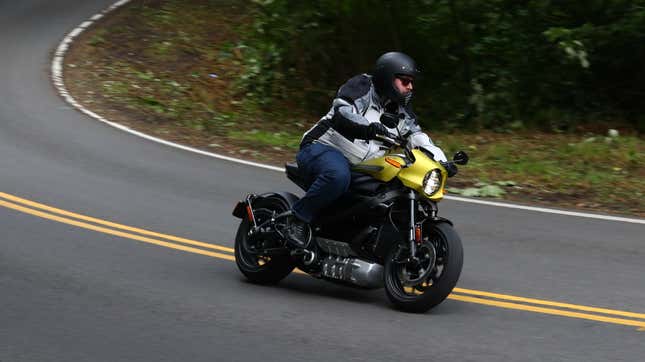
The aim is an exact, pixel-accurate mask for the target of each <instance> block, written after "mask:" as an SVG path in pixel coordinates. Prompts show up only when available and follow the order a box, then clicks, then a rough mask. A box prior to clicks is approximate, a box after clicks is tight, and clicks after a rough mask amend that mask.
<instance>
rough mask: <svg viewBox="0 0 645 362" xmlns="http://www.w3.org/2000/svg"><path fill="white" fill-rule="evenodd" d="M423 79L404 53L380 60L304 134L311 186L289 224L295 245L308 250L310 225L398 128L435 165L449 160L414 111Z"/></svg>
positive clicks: (300, 158) (302, 168)
mask: <svg viewBox="0 0 645 362" xmlns="http://www.w3.org/2000/svg"><path fill="white" fill-rule="evenodd" d="M418 76H419V69H418V68H417V65H416V63H415V62H414V60H413V59H412V58H410V57H409V56H407V55H406V54H403V53H400V52H388V53H385V54H383V55H381V56H380V57H379V58H378V59H377V60H376V65H375V67H374V71H373V74H372V75H368V74H361V75H357V76H355V77H353V78H351V79H349V80H348V81H347V82H346V83H345V84H344V85H343V86H341V87H340V89H339V90H338V93H337V95H336V98H334V100H333V103H332V107H331V109H330V110H329V112H328V113H327V114H326V115H325V116H323V117H322V118H321V119H320V120H319V121H318V123H316V124H315V125H314V126H313V127H312V128H311V129H309V130H308V131H307V132H305V134H304V135H303V138H302V141H301V143H300V151H299V152H298V154H297V155H296V161H297V163H298V169H299V172H300V174H301V175H302V176H303V177H304V178H305V180H306V182H307V184H308V185H310V186H309V188H308V190H307V192H306V194H305V196H304V197H302V198H301V199H300V200H298V201H297V202H296V203H295V204H294V205H293V207H292V210H291V214H292V215H291V216H290V217H289V220H288V223H287V235H286V236H287V241H288V242H289V243H290V244H291V245H292V246H293V247H295V248H297V249H306V248H307V247H308V246H309V244H310V242H311V239H312V231H311V227H310V226H309V224H310V223H311V221H312V220H313V219H314V217H315V216H316V213H317V212H318V211H319V210H321V209H322V208H324V207H325V206H328V205H329V204H331V203H332V202H333V201H334V200H336V199H338V198H339V197H340V196H341V195H342V194H343V193H345V192H347V190H348V188H349V184H350V181H351V171H350V168H351V165H353V164H357V163H360V162H363V161H365V160H369V159H372V158H376V157H381V156H383V154H384V153H385V151H384V149H383V144H382V143H381V142H379V141H378V140H377V139H376V138H377V136H379V135H382V136H388V135H389V134H390V132H392V133H393V134H397V131H396V130H395V128H398V130H399V132H400V133H401V134H406V133H411V135H410V136H409V137H408V142H409V146H411V147H420V148H424V149H425V150H427V151H428V152H430V153H432V155H433V156H434V159H435V160H436V161H440V162H442V163H443V162H446V161H447V159H446V156H445V154H444V153H443V151H442V150H441V149H439V148H438V147H437V146H435V145H434V144H433V142H432V140H431V139H430V138H429V137H428V136H427V135H426V134H425V133H423V132H422V131H421V127H419V125H418V123H417V121H416V116H415V114H414V113H413V112H412V109H411V107H410V101H411V99H412V95H413V89H414V82H415V80H416V79H418ZM382 117H383V118H382ZM383 122H385V123H387V124H388V125H387V126H386V125H385V124H383ZM448 171H449V174H450V173H453V174H454V173H455V172H456V170H448ZM451 176H452V175H451Z"/></svg>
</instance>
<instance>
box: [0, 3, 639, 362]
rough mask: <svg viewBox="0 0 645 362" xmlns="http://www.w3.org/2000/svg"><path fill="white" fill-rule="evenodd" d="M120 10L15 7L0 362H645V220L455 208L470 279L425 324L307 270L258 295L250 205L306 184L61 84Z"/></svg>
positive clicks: (9, 28) (5, 135)
mask: <svg viewBox="0 0 645 362" xmlns="http://www.w3.org/2000/svg"><path fill="white" fill-rule="evenodd" d="M110 4H111V1H110V0H93V1H80V0H77V1H71V0H61V1H55V2H54V1H45V0H24V1H2V2H0V49H1V54H2V55H1V56H0V170H1V171H0V172H1V173H0V206H1V207H0V228H1V230H2V237H1V238H0V293H1V294H0V361H2V362H13V361H214V360H236V361H248V360H254V361H257V360H275V361H296V360H305V359H306V360H316V361H318V360H320V361H322V360H325V361H327V360H366V359H370V360H383V361H395V360H404V359H405V360H423V361H428V360H439V359H445V358H450V359H452V360H459V361H499V360H514V361H553V360H558V361H565V360H566V361H574V360H575V361H578V360H579V361H607V360H612V361H636V360H642V358H643V355H645V347H644V346H645V281H644V280H645V262H644V260H643V259H644V258H645V252H644V249H645V237H644V236H643V234H644V233H645V227H644V226H643V224H635V223H625V222H617V221H603V220H594V219H588V218H584V217H573V216H562V215H554V214H545V213H539V212H533V211H522V210H513V209H507V208H500V207H493V206H485V205H475V204H471V203H465V202H457V201H453V200H447V201H444V203H443V205H442V215H443V216H445V217H448V218H451V219H452V220H454V222H455V225H456V226H457V230H458V231H459V232H460V234H461V236H462V238H463V240H464V247H465V258H466V259H465V266H464V271H463V274H462V277H461V280H460V283H459V285H458V287H459V289H458V290H457V291H456V292H455V293H454V294H453V296H451V299H448V300H446V301H445V302H444V303H443V304H442V305H440V306H439V307H437V308H436V309H434V310H433V311H431V312H430V313H427V314H424V315H410V314H404V313H400V312H397V311H394V310H392V309H391V308H390V307H389V304H388V302H387V300H386V298H385V296H384V292H383V291H382V290H377V291H368V292H366V291H360V290H354V289H349V288H345V287H341V286H336V285H332V284H329V283H325V282H322V281H319V280H315V279H312V278H309V277H306V276H302V275H297V274H294V275H292V276H290V277H288V278H287V279H286V280H285V281H284V282H282V283H281V284H280V285H278V286H277V287H260V286H256V285H251V284H248V283H246V282H245V281H244V280H243V279H242V277H241V275H240V274H239V272H238V271H237V269H236V267H235V264H234V263H233V262H231V260H230V259H231V253H230V251H229V250H230V249H228V248H230V247H231V246H232V240H233V236H234V232H235V228H236V224H237V223H236V220H235V219H233V218H232V217H231V216H230V211H231V208H232V206H233V205H234V202H236V201H237V200H238V199H239V198H240V197H241V196H243V195H244V194H245V193H246V192H248V191H254V192H263V191H268V190H272V189H280V190H290V191H296V189H295V187H294V186H292V185H290V184H289V182H288V181H287V180H286V179H285V178H284V177H283V175H282V174H281V173H278V172H274V171H269V170H263V169H259V168H254V167H250V166H245V165H240V164H236V163H231V162H228V161H220V160H216V159H213V158H209V157H205V156H200V155H196V154H193V153H189V152H186V151H182V150H177V149H174V148H170V147H167V146H163V145H159V144H156V143H153V142H150V141H147V140H144V139H140V138H137V137H135V136H132V135H130V134H126V133H124V132H121V131H119V130H116V129H114V128H110V127H108V126H106V125H104V124H102V123H99V122H96V121H95V120H93V119H90V118H88V117H86V116H85V115H83V114H81V113H79V112H78V111H76V110H74V109H72V108H70V107H69V106H68V105H67V104H66V103H65V102H64V101H62V100H61V98H60V97H59V96H58V95H57V93H56V92H55V91H54V89H53V87H52V85H51V82H50V79H49V66H50V61H51V52H52V51H53V49H54V48H55V47H56V46H57V44H58V42H59V41H60V40H61V39H62V37H63V36H64V35H65V34H66V33H67V32H68V31H70V30H71V29H73V28H74V27H76V26H77V25H78V24H79V23H81V22H83V21H84V20H86V19H87V18H88V17H90V16H91V15H93V14H95V13H97V12H99V11H100V10H102V9H103V8H106V7H107V6H109V5H110ZM36 203H38V204H36ZM52 207H55V208H56V209H53V208H52ZM70 212H73V213H75V214H70ZM88 217H92V218H93V219H89V218H88ZM107 221H109V222H112V224H110V223H107ZM132 228H140V229H145V230H149V231H151V232H154V233H150V232H145V231H142V230H139V229H132ZM180 238H183V239H180ZM196 241H199V242H202V243H208V244H198V245H195V242H196ZM209 244H213V245H219V246H220V247H215V249H213V247H209ZM490 293H495V294H490ZM527 298H531V299H527ZM559 303H568V304H567V305H563V304H559ZM590 307H598V308H604V309H598V308H590Z"/></svg>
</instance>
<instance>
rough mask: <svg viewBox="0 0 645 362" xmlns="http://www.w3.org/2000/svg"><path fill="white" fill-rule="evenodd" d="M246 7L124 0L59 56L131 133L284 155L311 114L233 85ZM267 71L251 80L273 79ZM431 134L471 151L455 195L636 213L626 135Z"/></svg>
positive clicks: (638, 187) (247, 153)
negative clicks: (135, 130)
mask: <svg viewBox="0 0 645 362" xmlns="http://www.w3.org/2000/svg"><path fill="white" fill-rule="evenodd" d="M248 6H249V5H248V4H247V3H245V2H241V1H234V0H231V1H206V0H181V1H180V0H167V1H157V0H151V1H145V2H133V3H131V4H130V5H128V6H126V7H125V8H124V9H123V10H122V11H119V12H117V13H116V14H114V15H112V16H111V18H110V19H109V21H106V22H101V23H99V25H98V26H96V27H94V28H92V29H90V30H88V31H87V32H85V33H84V34H83V35H82V36H81V39H80V41H79V42H77V43H76V44H75V47H74V48H73V49H72V52H71V53H70V54H69V56H68V58H67V59H66V61H67V63H68V64H74V67H72V66H71V65H70V66H69V67H68V68H67V69H66V72H67V75H66V77H67V78H68V79H73V80H74V81H72V82H70V84H69V88H70V91H71V92H72V93H73V94H74V96H75V97H77V98H79V99H81V100H83V101H84V102H85V103H86V104H87V105H91V107H98V108H100V109H104V110H114V113H113V114H107V116H108V117H113V118H116V119H122V120H124V121H125V122H126V123H128V124H130V125H132V126H133V127H136V128H139V129H141V130H142V131H147V132H150V133H155V134H163V135H164V137H168V138H172V139H174V140H176V141H179V142H184V143H188V144H191V145H193V146H196V147H204V148H208V147H218V151H219V152H228V153H231V154H233V155H238V156H239V155H243V157H250V158H256V159H258V160H261V161H263V162H269V163H273V164H282V163H283V162H284V161H291V160H293V159H294V156H295V152H296V151H297V148H298V144H299V142H300V138H301V136H302V133H303V132H304V131H306V130H307V129H308V128H309V127H310V126H311V125H312V124H313V123H314V122H316V121H317V120H318V119H319V117H320V116H321V114H312V112H311V111H309V110H307V109H304V108H303V107H302V105H300V104H297V103H290V101H289V99H290V98H289V97H287V98H285V100H282V101H279V102H278V103H273V104H271V106H267V105H266V100H264V99H256V98H255V96H254V95H253V91H252V90H250V91H249V90H246V89H243V88H244V84H245V79H246V78H245V77H246V76H247V75H248V74H249V72H253V71H254V70H253V69H252V67H253V59H254V57H256V56H257V54H255V53H253V51H252V50H251V49H247V48H245V47H244V46H242V44H244V43H245V42H244V34H245V33H246V32H247V29H248V26H249V25H250V23H251V22H250V20H249V18H248V16H249V12H248ZM255 71H256V72H257V71H259V70H258V69H255ZM270 79H271V77H270V76H269V75H267V83H266V84H259V85H257V86H260V87H263V86H264V87H270V86H272V83H271V82H270ZM95 90H96V92H95ZM282 91H284V90H283V89H277V90H276V92H282ZM291 91H292V92H299V91H301V89H299V88H294V89H292V90H291ZM330 92H332V90H330ZM320 96H325V97H329V95H327V94H324V95H322V94H321V95H320ZM330 101H331V98H330ZM547 113H548V112H547ZM547 113H545V115H546V116H549V117H554V116H553V114H557V113H553V114H551V113H548V114H547ZM420 116H421V117H423V115H420ZM546 116H545V117H546ZM551 122H556V123H557V119H554V120H551ZM430 131H431V134H430V135H431V137H432V139H433V140H434V141H435V143H437V144H438V145H439V146H440V147H442V148H443V149H444V150H445V151H446V154H452V153H454V152H455V151H457V150H465V151H466V152H468V153H469V155H470V156H471V162H470V164H469V165H467V166H465V167H461V168H460V173H459V175H458V176H457V177H455V178H453V179H451V180H450V187H451V190H452V191H454V192H457V193H466V194H471V195H473V196H485V197H503V198H507V199H512V200H518V201H527V202H539V203H546V204H549V205H553V206H563V207H577V208H585V209H589V210H593V211H600V210H608V211H612V212H617V213H629V214H636V215H642V216H645V201H644V200H645V197H644V196H645V195H643V192H645V191H644V190H645V167H644V165H645V143H644V142H643V138H642V137H639V136H637V135H633V134H632V135H630V134H624V132H622V133H623V134H621V135H620V136H618V137H608V136H607V134H606V131H603V132H602V133H598V132H596V133H594V134H591V133H590V134H566V133H539V132H530V131H525V130H520V129H517V130H503V131H504V132H501V133H496V132H493V131H479V132H471V133H467V132H465V133H461V132H459V133H456V132H454V131H450V132H441V131H438V130H430ZM465 190H468V191H467V192H465Z"/></svg>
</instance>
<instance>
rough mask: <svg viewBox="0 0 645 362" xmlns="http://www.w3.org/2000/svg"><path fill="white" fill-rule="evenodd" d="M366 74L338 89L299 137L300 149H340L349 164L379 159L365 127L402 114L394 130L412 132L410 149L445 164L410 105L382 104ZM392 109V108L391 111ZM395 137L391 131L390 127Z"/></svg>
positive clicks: (376, 143) (378, 150) (380, 146)
mask: <svg viewBox="0 0 645 362" xmlns="http://www.w3.org/2000/svg"><path fill="white" fill-rule="evenodd" d="M383 103H384V102H383V101H381V99H380V97H379V96H378V94H377V93H376V91H375V89H374V85H373V84H372V77H371V76H370V75H368V74H361V75H357V76H355V77H353V78H351V79H350V80H348V81H347V83H345V84H344V85H343V86H341V87H340V89H339V90H338V93H337V95H336V98H335V99H334V101H333V103H332V107H331V109H330V110H329V112H328V113H327V114H326V115H325V116H324V117H322V118H321V119H320V121H318V123H316V124H315V125H314V126H313V127H312V128H311V129H309V130H308V131H307V132H305V134H304V136H303V137H302V142H301V147H303V146H304V145H307V144H310V143H314V142H317V143H322V144H325V145H329V146H332V147H334V148H336V149H338V150H340V151H341V152H342V153H343V155H344V156H345V157H347V159H348V160H349V162H350V163H351V164H357V163H360V162H363V161H365V160H369V159H372V158H376V157H381V156H383V154H384V153H385V151H384V150H383V144H382V143H381V142H379V141H376V140H369V139H368V126H369V124H370V123H372V122H380V118H381V115H382V114H383V113H384V112H385V111H386V110H387V111H388V112H391V113H398V114H399V115H403V117H402V118H401V120H400V121H399V125H398V126H397V128H398V129H399V131H400V132H401V134H405V133H407V132H410V131H411V132H412V134H411V135H410V137H409V138H408V142H409V143H410V146H411V147H422V148H425V149H427V150H428V151H429V152H431V153H432V154H433V155H434V158H435V160H437V161H446V156H445V155H444V153H443V152H442V151H441V149H439V148H438V147H437V146H435V145H434V144H433V143H432V140H430V138H429V137H428V136H427V135H426V134H425V133H423V132H421V127H419V125H418V123H417V121H416V116H415V115H414V113H413V112H412V110H411V109H410V106H409V105H408V106H407V107H401V106H398V105H395V104H383ZM391 108H394V109H391ZM390 131H392V133H394V134H396V130H395V129H394V128H390Z"/></svg>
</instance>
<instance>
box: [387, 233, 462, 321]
mask: <svg viewBox="0 0 645 362" xmlns="http://www.w3.org/2000/svg"><path fill="white" fill-rule="evenodd" d="M424 231H425V233H424V234H425V235H424V238H423V241H422V243H420V244H419V245H418V246H417V253H416V255H415V256H416V260H415V261H414V262H409V261H407V260H402V259H407V257H402V255H405V252H404V249H402V247H401V246H400V245H394V246H393V247H392V248H391V250H390V252H389V253H388V255H387V258H386V259H385V273H384V278H385V292H386V293H387V296H388V298H389V299H390V301H391V302H392V303H393V304H394V306H395V307H396V308H398V309H400V310H402V311H405V312H412V313H423V312H426V311H428V310H429V309H430V308H432V307H434V306H436V305H438V304H439V303H441V302H443V300H444V299H446V297H448V295H449V294H450V292H452V289H453V288H454V287H455V285H457V280H459V275H460V274H461V268H462V266H463V261H464V253H463V247H462V245H461V239H460V238H459V235H457V232H455V230H454V229H453V228H452V226H450V225H449V224H446V223H441V224H435V225H430V226H427V227H426V228H425V230H424Z"/></svg>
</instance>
